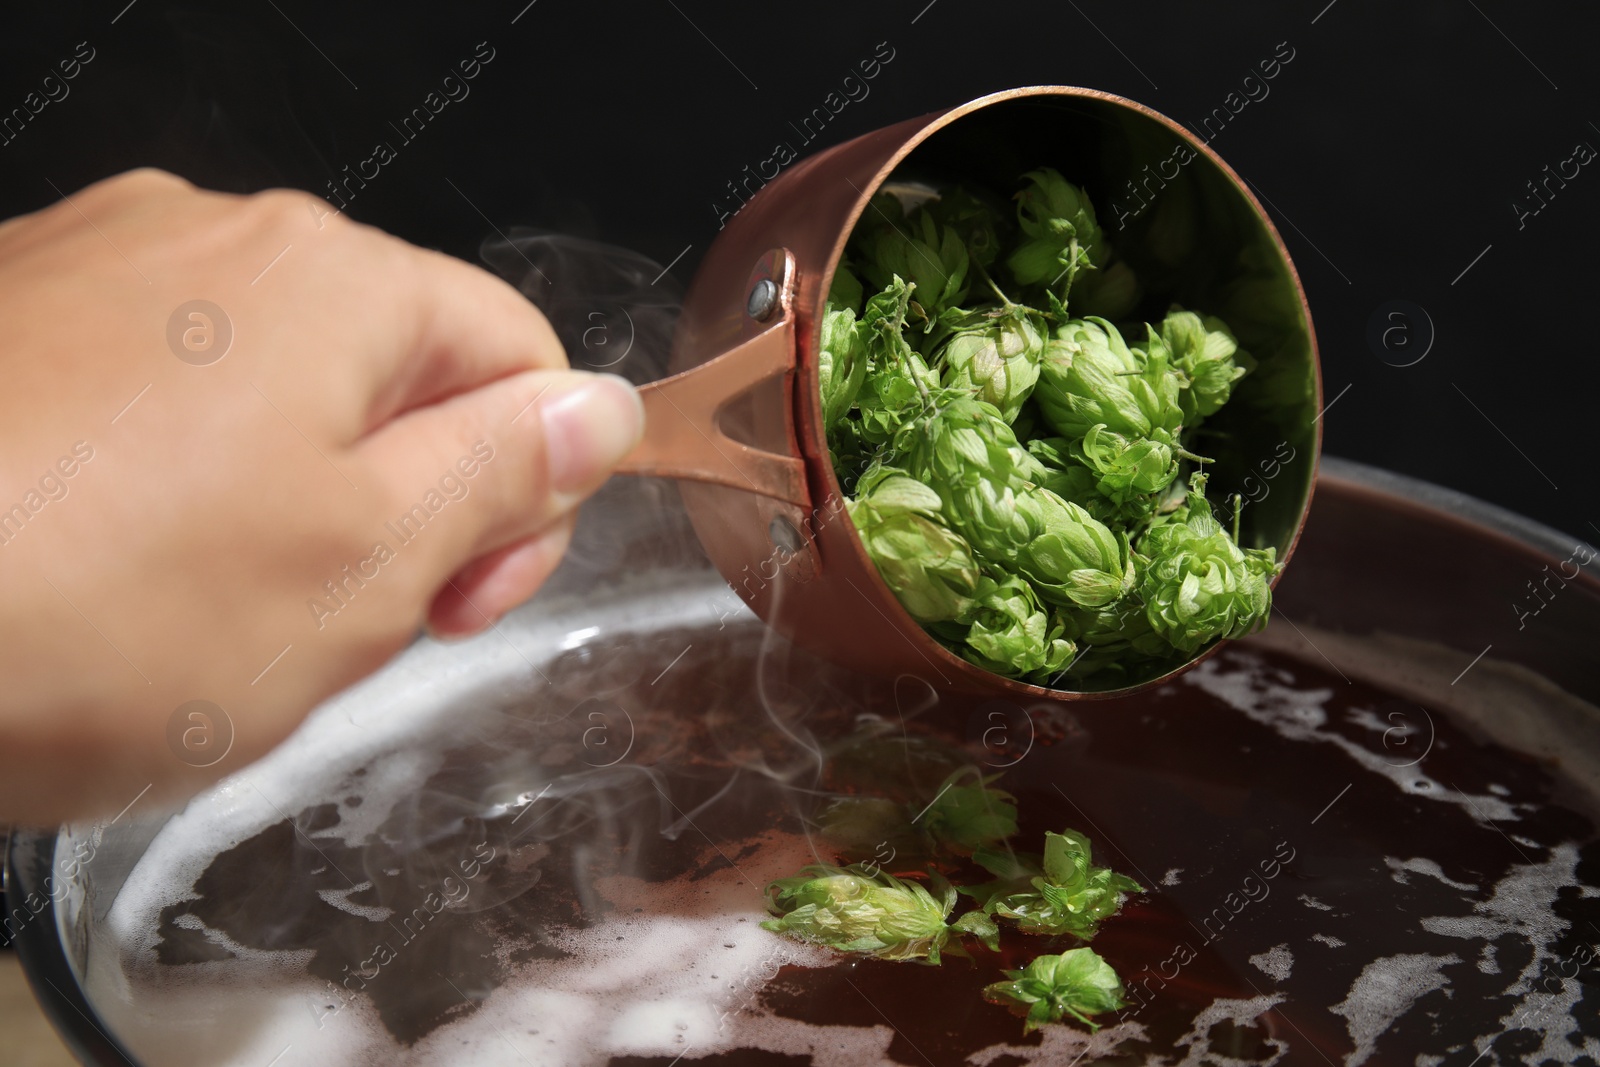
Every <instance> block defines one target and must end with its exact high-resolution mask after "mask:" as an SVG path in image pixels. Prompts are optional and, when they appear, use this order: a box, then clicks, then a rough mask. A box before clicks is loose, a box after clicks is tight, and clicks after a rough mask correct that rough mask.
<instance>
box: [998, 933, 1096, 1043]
mask: <svg viewBox="0 0 1600 1067" xmlns="http://www.w3.org/2000/svg"><path fill="white" fill-rule="evenodd" d="M1005 973H1006V978H1007V979H1008V981H1005V982H996V983H994V984H993V985H991V986H987V987H986V988H985V989H984V991H983V995H984V998H985V999H986V1000H989V1001H991V1002H993V1003H995V1004H1004V1005H1005V1006H1006V1007H1008V1008H1010V1009H1011V1010H1012V1012H1013V1013H1014V1014H1017V1015H1021V1016H1023V1024H1022V1032H1023V1033H1025V1034H1026V1033H1032V1032H1033V1031H1034V1030H1036V1029H1038V1028H1039V1027H1041V1026H1044V1025H1046V1024H1047V1023H1058V1022H1061V1021H1062V1020H1063V1019H1065V1018H1066V1017H1068V1016H1071V1017H1072V1018H1074V1019H1076V1020H1078V1021H1079V1022H1081V1023H1083V1024H1084V1025H1085V1026H1087V1027H1088V1028H1089V1029H1090V1030H1098V1029H1100V1027H1099V1024H1097V1023H1095V1022H1094V1021H1093V1020H1092V1019H1090V1018H1089V1016H1091V1015H1097V1014H1099V1013H1101V1012H1106V1011H1116V1010H1118V1009H1120V1008H1122V1007H1125V1006H1126V1004H1127V1001H1126V1000H1125V999H1124V993H1123V988H1122V979H1120V978H1118V977H1117V972H1116V971H1115V970H1113V969H1112V967H1111V965H1110V964H1109V963H1107V962H1106V961H1105V960H1103V959H1101V958H1100V957H1099V956H1098V955H1097V954H1096V953H1095V952H1094V950H1093V949H1088V948H1075V949H1071V950H1070V951H1067V952H1063V953H1061V954H1060V955H1058V956H1039V957H1038V958H1036V959H1034V960H1033V961H1032V962H1030V963H1029V964H1028V965H1027V966H1026V967H1024V968H1023V969H1022V970H1020V971H1006V972H1005Z"/></svg>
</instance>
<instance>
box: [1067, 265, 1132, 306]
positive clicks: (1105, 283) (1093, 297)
mask: <svg viewBox="0 0 1600 1067" xmlns="http://www.w3.org/2000/svg"><path fill="white" fill-rule="evenodd" d="M1143 295H1144V291H1143V289H1142V288H1141V286H1140V285H1139V279H1138V277H1137V276H1136V275H1135V274H1134V273H1133V269H1132V268H1131V267H1129V266H1128V265H1127V264H1126V263H1123V262H1121V261H1118V262H1116V263H1113V264H1111V265H1110V266H1109V267H1106V268H1105V269H1104V270H1097V271H1092V272H1090V273H1088V274H1085V275H1083V276H1082V277H1080V278H1079V279H1078V281H1077V284H1076V285H1074V286H1073V288H1072V310H1073V311H1074V312H1075V313H1076V314H1077V315H1078V317H1079V318H1083V317H1086V316H1089V315H1098V316H1100V317H1101V318H1106V319H1112V320H1116V319H1124V318H1127V317H1128V316H1129V315H1131V314H1132V313H1133V309H1134V308H1136V307H1138V306H1139V298H1140V297H1141V296H1143Z"/></svg>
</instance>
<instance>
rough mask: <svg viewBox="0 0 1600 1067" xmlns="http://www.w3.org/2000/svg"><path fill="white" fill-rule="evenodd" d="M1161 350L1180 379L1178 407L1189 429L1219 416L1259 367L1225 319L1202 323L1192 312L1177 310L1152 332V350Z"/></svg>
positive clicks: (1150, 347)
mask: <svg viewBox="0 0 1600 1067" xmlns="http://www.w3.org/2000/svg"><path fill="white" fill-rule="evenodd" d="M1158 347H1159V348H1162V349H1165V353H1166V356H1167V358H1168V360H1169V361H1170V363H1171V366H1172V367H1173V368H1174V369H1175V370H1176V371H1177V372H1178V374H1179V375H1180V379H1181V383H1182V388H1180V389H1179V391H1178V404H1179V406H1180V407H1181V408H1182V410H1183V424H1184V425H1185V426H1196V425H1198V424H1199V422H1200V420H1201V419H1204V418H1207V417H1209V416H1211V415H1215V414H1216V413H1217V411H1218V409H1220V408H1221V407H1222V405H1224V404H1226V403H1227V402H1228V398H1229V397H1230V396H1232V395H1233V384H1234V383H1235V382H1237V381H1238V380H1239V379H1240V378H1243V377H1244V376H1245V374H1246V373H1248V372H1249V370H1250V369H1251V368H1252V367H1254V366H1255V360H1253V359H1251V358H1250V355H1249V353H1247V352H1244V351H1241V350H1240V348H1239V343H1238V342H1237V341H1235V340H1234V339H1233V334H1232V333H1231V332H1230V331H1229V330H1228V327H1227V325H1226V324H1225V323H1224V322H1223V321H1222V320H1221V319H1219V318H1215V317H1212V316H1208V317H1206V318H1204V319H1202V318H1201V317H1200V316H1199V315H1196V314H1195V313H1194V312H1192V311H1181V310H1177V309H1174V310H1172V311H1170V312H1168V313H1167V317H1166V318H1165V319H1163V320H1162V321H1161V329H1160V331H1159V332H1157V331H1156V329H1155V328H1154V327H1152V328H1151V330H1150V341H1149V350H1150V351H1151V352H1155V351H1156V350H1157V348H1158Z"/></svg>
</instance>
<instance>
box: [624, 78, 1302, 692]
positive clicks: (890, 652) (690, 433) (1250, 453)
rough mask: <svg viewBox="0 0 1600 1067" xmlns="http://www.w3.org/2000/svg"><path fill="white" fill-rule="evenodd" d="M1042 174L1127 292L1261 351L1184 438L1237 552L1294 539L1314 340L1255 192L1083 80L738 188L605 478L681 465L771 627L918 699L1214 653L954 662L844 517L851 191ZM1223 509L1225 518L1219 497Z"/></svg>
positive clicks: (1164, 123)
mask: <svg viewBox="0 0 1600 1067" xmlns="http://www.w3.org/2000/svg"><path fill="white" fill-rule="evenodd" d="M1039 166H1053V167H1055V168H1056V169H1058V170H1060V171H1061V172H1062V174H1063V175H1065V176H1066V177H1067V179H1068V180H1070V181H1073V182H1075V183H1077V184H1079V185H1081V186H1084V187H1085V188H1087V189H1088V191H1089V193H1090V195H1091V196H1092V197H1093V198H1094V199H1095V201H1096V204H1097V206H1098V207H1099V211H1100V221H1101V226H1102V229H1103V230H1104V231H1105V233H1106V235H1107V237H1108V238H1109V239H1110V241H1111V242H1112V244H1113V245H1114V246H1115V247H1116V248H1117V250H1118V252H1119V254H1122V255H1123V256H1124V258H1129V259H1130V260H1131V262H1132V266H1133V268H1134V270H1135V272H1136V273H1137V274H1138V276H1139V277H1140V279H1141V281H1142V282H1143V283H1144V285H1145V289H1146V297H1145V300H1144V303H1143V304H1142V305H1141V307H1140V312H1141V313H1142V314H1143V317H1145V318H1152V317H1154V318H1159V316H1160V315H1161V314H1163V313H1164V312H1165V310H1166V307H1167V306H1168V304H1170V303H1179V304H1182V305H1183V306H1184V307H1188V308H1195V309H1201V310H1204V311H1206V312H1208V313H1212V314H1217V315H1220V316H1222V317H1223V319H1224V320H1225V321H1226V322H1227V323H1228V324H1229V325H1230V327H1232V329H1233V330H1234V333H1235V335H1236V336H1237V337H1238V338H1239V341H1240V345H1241V347H1243V348H1245V349H1246V350H1248V351H1250V352H1251V353H1252V354H1253V355H1254V356H1255V357H1256V359H1257V360H1258V361H1259V365H1258V367H1257V368H1256V370H1255V371H1254V372H1253V373H1251V374H1249V375H1247V376H1246V377H1245V378H1243V379H1241V381H1240V382H1239V385H1238V387H1237V389H1236V391H1235V394H1234V397H1233V399H1232V400H1231V401H1230V402H1229V404H1228V405H1227V406H1226V407H1225V408H1223V410H1222V411H1221V412H1220V413H1218V415H1217V416H1215V418H1214V419H1208V420H1207V422H1206V425H1205V427H1204V428H1203V430H1204V431H1205V432H1206V433H1207V434H1208V436H1207V439H1206V445H1207V448H1208V450H1209V452H1210V454H1211V455H1212V456H1213V457H1214V458H1215V460H1216V462H1215V463H1214V464H1212V465H1211V466H1210V467H1209V468H1208V469H1209V470H1210V472H1211V475H1212V477H1211V483H1210V491H1209V492H1208V496H1209V497H1210V498H1211V499H1212V500H1213V501H1222V500H1224V499H1226V498H1230V497H1232V496H1233V495H1234V494H1238V495H1239V496H1240V497H1241V498H1243V499H1245V500H1248V501H1249V504H1248V506H1246V507H1244V509H1243V512H1242V518H1241V522H1242V528H1241V533H1240V543H1241V545H1243V546H1247V547H1265V546H1269V545H1270V546H1273V547H1275V548H1276V549H1277V551H1278V558H1279V559H1280V560H1287V559H1288V558H1289V555H1290V554H1291V553H1292V552H1293V550H1294V545H1295V542H1296V540H1297V539H1298V538H1299V534H1300V529H1301V526H1302V525H1303V524H1304V521H1305V516H1306V511H1307V509H1308V508H1309V506H1310V502H1311V490H1312V485H1313V482H1314V481H1315V478H1316V465H1317V455H1318V452H1319V450H1320V446H1321V425H1320V419H1319V418H1318V413H1319V412H1320V410H1321V404H1322V384H1321V375H1320V373H1319V370H1318V364H1317V352H1316V339H1315V335H1314V333H1313V331H1312V326H1311V314H1310V311H1309V309H1308V308H1307V307H1306V302H1305V294H1304V292H1303V290H1302V289H1301V286H1300V281H1299V277H1298V276H1297V274H1296V273H1295V269H1294V265H1293V264H1292V263H1291V262H1290V260H1289V254H1288V252H1287V251H1286V250H1285V249H1284V247H1283V242H1282V241H1281V240H1280V238H1279V236H1278V233H1277V231H1276V230H1275V229H1274V228H1273V226H1272V223H1271V221H1270V220H1269V219H1268V218H1267V216H1266V213H1265V212H1264V211H1263V210H1262V208H1261V205H1260V204H1259V203H1257V201H1256V199H1255V197H1254V196H1252V195H1251V193H1250V191H1249V190H1248V189H1247V188H1246V187H1245V185H1244V183H1243V182H1242V181H1241V180H1240V179H1239V177H1238V176H1237V175H1236V174H1234V172H1233V171H1232V170H1231V169H1230V168H1229V167H1228V165H1227V164H1225V163H1223V162H1222V160H1221V159H1219V158H1218V157H1217V155H1216V154H1215V153H1214V152H1212V151H1211V149H1210V148H1208V147H1207V146H1206V145H1205V144H1204V143H1203V142H1201V141H1200V140H1198V139H1197V138H1196V137H1195V136H1194V135H1193V134H1191V133H1189V132H1188V131H1187V130H1185V129H1183V128H1182V127H1181V126H1179V125H1178V124H1177V123H1175V122H1173V121H1172V120H1171V119H1168V118H1166V117H1164V116H1162V115H1159V114H1157V113H1156V112H1154V111H1152V110H1150V109H1149V108H1147V107H1144V106H1143V105H1141V104H1137V103H1134V102H1133V101H1131V100H1125V99H1123V98H1121V97H1117V96H1112V95H1110V94H1108V93H1103V92H1098V91H1095V90H1092V89H1079V88H1071V87H1062V86H1035V87H1031V88H1025V89H1011V90H1007V91H1005V92H1000V93H995V94H993V95H990V96H985V97H982V98H980V99H978V100H974V101H972V102H970V103H966V104H962V105H960V106H959V107H954V108H951V109H949V110H948V111H940V112H935V113H933V114H929V115H924V116H922V117H921V118H915V119H910V120H908V121H906V122H902V123H899V124H898V125H895V126H889V127H886V128H884V129H880V130H876V131H874V132H872V133H868V134H864V135H863V136H861V137H857V138H856V139H854V140H852V141H848V142H846V143H844V144H841V145H837V146H835V147H833V148H830V149H827V150H825V151H823V152H819V153H817V154H816V155H813V156H810V157H808V158H806V159H804V160H801V161H799V162H797V163H795V164H793V165H792V166H791V167H789V169H788V170H786V171H784V172H783V173H781V174H780V175H779V176H778V177H777V178H776V179H774V180H773V181H771V182H770V183H768V184H767V185H766V186H765V187H763V188H761V189H760V190H759V191H757V192H755V193H754V195H753V197H752V198H751V199H750V201H749V202H748V203H747V204H745V206H744V207H743V208H742V209H740V211H739V212H738V213H737V214H736V215H734V216H733V218H732V219H730V220H729V221H728V223H727V225H726V228H725V229H724V230H723V232H722V233H721V235H720V236H719V237H718V238H717V240H716V242H715V243H714V244H713V245H712V247H711V249H710V250H709V251H708V252H707V254H706V257H705V260H704V262H703V263H702V264H701V266H700V269H699V271H698V272H697V273H696V275H695V277H694V280H693V282H692V284H691V285H690V288H689V292H688V295H687V298H686V301H685V305H684V310H683V315H682V318H681V319H680V321H679V324H678V328H677V333H676V335H675V337H674V341H673V355H672V362H671V369H672V370H674V371H676V372H677V373H675V374H673V375H672V376H671V377H669V378H665V379H662V380H661V381H658V382H655V383H653V384H651V385H648V386H645V387H644V389H643V390H642V393H643V396H644V402H645V410H646V430H645V439H644V440H643V441H642V442H641V443H640V445H639V446H638V448H637V449H636V450H635V451H634V452H633V454H632V455H630V456H629V457H628V459H627V460H626V461H625V462H624V464H623V466H622V468H621V469H622V471H623V472H624V473H631V474H644V475H656V476H661V477H670V478H678V479H683V484H682V485H681V487H680V488H681V491H682V496H683V499H684V502H685V505H686V506H687V508H688V512H689V516H690V518H691V520H692V522H693V523H694V527H695V530H696V532H697V533H698V534H699V536H700V540H701V542H702V544H703V545H704V547H705V549H706V552H707V553H708V554H709V555H710V557H711V559H712V561H713V562H714V563H715V564H716V566H717V568H718V570H720V571H721V572H722V575H723V577H724V578H726V579H727V581H728V583H729V584H730V585H732V586H733V588H734V589H735V590H736V591H737V592H738V594H739V595H740V597H742V598H743V599H744V600H745V601H746V603H748V604H749V605H750V607H751V608H752V609H753V610H754V611H755V612H756V613H757V614H758V615H760V616H761V617H762V618H763V619H764V620H765V621H766V622H767V623H768V624H769V625H771V626H772V627H774V628H775V629H776V630H778V631H779V632H780V633H782V634H783V635H785V636H786V637H788V638H789V639H791V640H792V641H794V642H795V643H797V644H800V645H803V646H805V647H807V648H810V649H811V650H812V651H814V652H817V653H818V654H820V655H822V656H824V657H827V658H829V659H832V660H834V661H835V662H838V663H841V664H844V665H846V666H851V667H855V668H858V669H861V670H864V671H868V672H871V673H876V674H888V675H890V676H898V675H911V676H914V677H918V678H921V679H923V680H924V681H926V682H927V683H928V684H929V685H931V686H933V687H934V688H935V689H937V690H959V691H963V692H968V693H979V694H982V693H996V692H1000V691H1006V692H1010V693H1014V694H1019V695H1021V694H1026V695H1031V696H1047V697H1052V698H1058V699H1071V698H1078V697H1109V696H1118V695H1124V694H1127V693H1131V692H1135V691H1138V690H1141V689H1145V688H1148V687H1150V686H1154V685H1157V684H1159V683H1161V682H1163V681H1165V680H1166V679H1168V678H1171V677H1173V676H1174V675H1176V674H1179V673H1181V672H1182V671H1184V670H1187V669H1188V668H1190V667H1192V666H1194V665H1195V664H1196V663H1198V662H1199V661H1200V660H1202V659H1204V658H1205V657H1206V656H1208V655H1210V654H1211V653H1212V652H1214V651H1215V650H1216V647H1217V645H1216V644H1215V643H1214V644H1213V645H1212V646H1211V647H1209V648H1207V649H1204V650H1202V651H1201V652H1200V653H1199V654H1198V655H1196V656H1195V657H1193V658H1191V659H1190V660H1189V661H1188V662H1187V663H1185V664H1183V665H1182V666H1180V667H1178V668H1176V669H1172V670H1168V671H1166V672H1165V673H1162V674H1158V675H1154V676H1150V677H1143V676H1133V677H1129V678H1124V679H1119V680H1118V681H1117V682H1114V683H1112V684H1114V685H1117V686H1118V687H1117V688H1106V689H1098V690H1093V691H1086V690H1081V689H1044V688H1041V687H1039V686H1035V685H1030V684H1027V683H1024V682H1018V681H1013V680H1011V679H1007V678H1002V677H1000V676H999V675H996V674H992V673H990V672H989V671H986V670H983V669H982V668H980V667H977V666H975V665H973V664H971V663H968V662H966V661H965V660H963V659H961V658H960V657H958V656H956V655H954V654H953V653H951V652H950V651H948V650H947V649H945V648H944V647H943V646H942V645H940V644H939V643H938V642H937V641H935V640H934V639H933V638H932V637H930V636H928V634H926V633H925V632H924V631H923V630H922V628H921V626H919V625H918V624H917V623H916V621H915V620H913V619H912V618H911V616H910V615H908V614H907V613H906V611H905V610H904V609H903V608H902V607H901V606H900V603H899V601H898V600H897V599H896V598H895V595H894V593H893V592H892V591H891V590H890V589H889V588H888V586H887V585H885V584H884V582H883V581H882V579H881V578H880V577H879V576H878V572H877V569H876V568H875V567H874V565H873V563H872V561H871V559H870V558H869V557H868V556H867V554H866V551H865V549H864V548H863V547H862V545H861V542H860V539H859V538H858V537H857V535H856V531H855V527H854V526H853V524H852V523H851V521H850V518H849V516H848V514H847V513H846V512H845V509H844V503H845V497H844V495H843V493H842V492H841V490H840V486H839V482H838V479H837V477H836V476H835V474H834V471H833V464H832V461H831V459H830V455H829V450H828V443H827V439H826V437H825V434H824V427H823V424H822V406H821V399H820V395H819V389H818V379H817V353H818V343H819V335H820V321H821V318H822V310H823V302H824V299H825V297H826V294H827V292H828V287H829V284H830V282H831V281H832V278H833V272H834V269H835V268H836V267H837V265H838V263H839V261H840V259H841V258H842V256H843V255H844V250H845V244H846V241H847V239H848V238H849V236H850V233H851V230H852V229H853V228H854V227H855V224H856V221H857V220H858V219H859V218H860V216H861V214H862V213H863V211H865V210H867V206H868V201H869V200H870V198H871V197H872V195H873V193H874V192H876V191H877V190H878V189H879V187H880V186H882V185H883V184H884V182H885V181H886V180H887V179H888V178H889V177H890V175H891V174H895V175H896V177H897V179H898V178H901V177H904V176H906V174H907V172H908V171H909V172H910V173H911V175H912V176H913V177H917V176H922V177H925V178H926V179H927V180H928V181H929V182H930V183H931V184H932V185H933V186H934V187H938V186H939V184H940V183H953V182H957V181H966V182H973V183H978V184H982V185H986V186H988V187H990V188H993V189H996V190H1009V189H1011V188H1014V187H1015V185H1016V182H1017V179H1018V176H1019V175H1021V174H1023V173H1024V172H1026V171H1028V170H1031V169H1034V168H1036V167H1039ZM1220 513H1222V514H1226V512H1225V510H1222V511H1221V512H1220Z"/></svg>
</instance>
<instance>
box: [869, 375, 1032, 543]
mask: <svg viewBox="0 0 1600 1067" xmlns="http://www.w3.org/2000/svg"><path fill="white" fill-rule="evenodd" d="M895 453H896V454H897V455H902V456H905V457H906V467H907V469H908V471H909V473H910V474H911V475H912V476H913V477H915V478H917V479H918V480H919V481H922V482H924V483H926V484H927V485H929V486H932V487H933V489H934V490H935V491H937V492H938V494H939V497H940V499H941V500H943V502H944V507H943V509H942V510H943V514H944V518H945V521H947V522H948V523H950V525H951V526H952V527H953V528H954V529H955V530H956V531H957V532H958V533H960V534H961V535H962V536H963V537H965V538H966V539H967V541H968V542H969V543H970V544H971V545H972V546H973V548H974V550H976V551H977V552H978V553H979V554H980V555H982V556H984V557H985V558H988V559H991V560H996V561H1000V560H1008V559H1011V558H1013V557H1014V556H1015V555H1016V550H1017V548H1018V547H1020V546H1021V545H1022V544H1024V543H1026V541H1027V539H1028V537H1029V536H1030V531H1029V529H1028V526H1027V522H1026V519H1025V518H1024V517H1023V516H1022V514H1021V513H1020V512H1019V511H1018V509H1017V503H1016V496H1017V493H1018V492H1020V491H1023V490H1026V489H1027V488H1029V487H1030V486H1031V485H1033V484H1034V480H1035V478H1036V476H1038V475H1040V474H1042V473H1043V467H1042V466H1041V465H1040V464H1039V461H1038V460H1036V459H1034V458H1033V456H1031V455H1030V454H1029V453H1028V451H1027V449H1025V448H1023V447H1022V446H1021V445H1020V444H1019V443H1018V442H1017V438H1016V436H1015V434H1013V433H1012V431H1011V427H1010V426H1008V425H1007V424H1006V421H1005V419H1003V418H1002V417H1001V415H1000V411H999V409H997V408H996V407H995V406H994V405H992V404H987V403H984V402H983V401H981V400H974V399H972V398H970V397H964V396H959V395H958V396H955V397H953V398H948V399H946V401H945V402H944V403H942V404H941V405H939V406H938V407H936V408H935V409H934V410H932V411H930V412H929V413H928V414H926V415H925V416H923V417H922V418H919V419H917V420H916V421H915V422H913V423H910V424H908V425H906V426H905V427H903V428H902V429H901V431H900V435H899V437H897V438H896V440H895Z"/></svg>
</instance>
